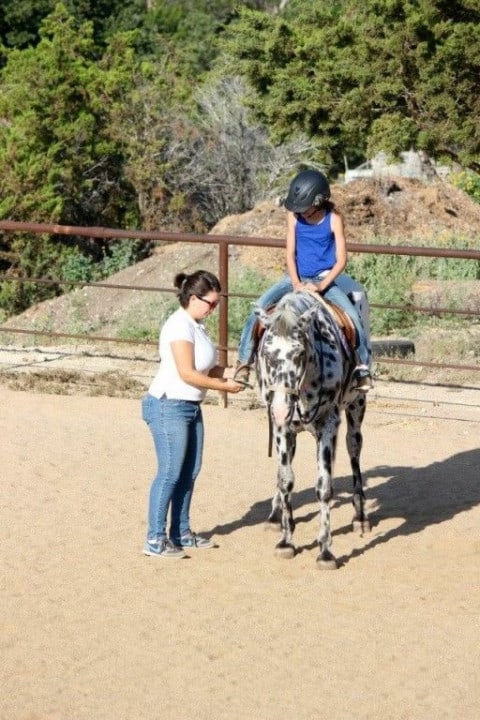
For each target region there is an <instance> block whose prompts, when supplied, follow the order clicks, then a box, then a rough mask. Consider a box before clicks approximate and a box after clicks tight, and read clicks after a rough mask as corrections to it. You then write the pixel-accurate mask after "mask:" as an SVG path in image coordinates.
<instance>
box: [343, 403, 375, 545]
mask: <svg viewBox="0 0 480 720" xmlns="http://www.w3.org/2000/svg"><path fill="white" fill-rule="evenodd" d="M365 409H366V400H365V398H364V397H360V398H357V399H356V400H355V402H353V403H351V404H350V405H348V407H347V408H346V409H345V416H346V418H347V450H348V455H349V457H350V465H351V468H352V477H353V498H352V503H353V507H354V510H355V512H354V516H353V529H354V530H356V531H359V532H370V529H371V528H370V520H369V519H368V516H367V514H366V512H365V493H364V491H363V478H362V473H361V471H360V453H361V451H362V444H363V436H362V421H363V418H364V415H365Z"/></svg>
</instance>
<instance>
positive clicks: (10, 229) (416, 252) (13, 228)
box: [0, 220, 480, 371]
mask: <svg viewBox="0 0 480 720" xmlns="http://www.w3.org/2000/svg"><path fill="white" fill-rule="evenodd" d="M0 231H3V232H6V233H15V234H17V233H41V234H47V235H67V236H77V237H86V238H89V239H102V240H120V239H130V240H143V241H148V242H150V243H154V244H164V243H167V242H177V243H178V242H188V243H202V244H214V245H217V247H218V276H219V280H220V284H221V286H222V289H223V292H222V296H221V301H220V305H219V325H218V338H219V340H218V352H219V362H220V363H222V364H227V356H228V351H229V350H231V349H232V348H229V347H228V303H229V298H230V297H244V298H252V299H254V298H255V297H256V296H254V295H249V294H246V293H230V292H229V270H230V268H229V247H230V246H231V245H243V246H258V247H271V248H283V247H284V246H285V243H284V240H283V239H279V238H272V237H248V236H235V235H209V234H196V233H179V232H167V231H143V230H122V229H118V228H102V227H80V226H70V225H57V224H43V223H24V222H17V221H13V220H1V221H0ZM347 249H348V251H349V252H354V253H371V254H382V255H406V256H417V257H419V256H423V257H435V258H437V257H443V258H456V259H466V260H474V261H480V251H479V250H472V249H457V248H435V247H418V246H401V245H378V244H364V243H347ZM0 281H2V282H18V283H22V282H28V283H38V284H44V285H56V286H59V287H78V286H81V287H99V288H105V289H106V290H109V289H110V290H111V289H125V290H139V291H143V292H164V293H173V292H174V290H173V289H172V288H163V287H151V286H139V285H124V284H114V283H108V282H84V281H72V280H61V279H59V278H46V277H39V278H32V277H29V278H20V277H14V276H11V275H5V274H4V275H0ZM370 307H371V308H379V309H392V310H405V309H408V310H409V312H419V313H428V314H431V315H435V316H438V315H444V314H452V315H463V316H466V317H477V318H478V317H479V313H478V312H477V311H475V310H469V309H458V308H448V307H437V306H435V307H426V306H416V305H411V304H405V306H400V305H387V304H377V303H371V304H370ZM0 332H5V333H11V334H15V333H18V334H23V335H33V336H46V337H58V338H70V339H76V340H85V341H87V342H105V343H119V342H121V343H130V344H136V345H139V346H141V345H144V346H145V345H150V346H152V345H155V346H156V344H157V343H156V342H151V341H148V340H123V339H122V340H121V341H120V340H119V339H118V338H116V337H101V336H95V335H91V334H90V335H88V334H87V335H82V334H73V333H59V332H49V331H47V330H38V329H35V328H32V329H31V330H27V329H22V328H15V327H4V326H0ZM376 361H377V362H379V363H395V364H408V365H421V366H429V367H438V368H451V369H457V370H468V371H478V370H479V369H480V367H479V366H475V365H463V364H458V365H457V364H454V365H452V364H442V363H425V362H422V363H416V362H415V361H412V360H404V359H402V358H389V357H378V358H376Z"/></svg>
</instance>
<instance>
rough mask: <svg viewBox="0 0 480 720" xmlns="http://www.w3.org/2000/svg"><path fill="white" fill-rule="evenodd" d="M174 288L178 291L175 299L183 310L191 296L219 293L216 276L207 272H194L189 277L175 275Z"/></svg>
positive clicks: (218, 283) (182, 273)
mask: <svg viewBox="0 0 480 720" xmlns="http://www.w3.org/2000/svg"><path fill="white" fill-rule="evenodd" d="M173 284H174V286H175V287H176V288H177V289H178V292H177V297H178V299H179V301H180V305H181V306H182V307H183V308H186V307H187V306H188V302H189V300H190V298H191V297H192V295H196V296H197V297H203V296H204V295H206V294H207V293H209V292H211V291H212V290H213V291H215V292H218V293H219V292H221V287H220V282H219V280H218V278H217V276H216V275H214V274H213V273H211V272H208V270H196V271H195V272H193V273H192V274H191V275H187V273H184V272H181V273H178V274H177V275H175V278H174V280H173Z"/></svg>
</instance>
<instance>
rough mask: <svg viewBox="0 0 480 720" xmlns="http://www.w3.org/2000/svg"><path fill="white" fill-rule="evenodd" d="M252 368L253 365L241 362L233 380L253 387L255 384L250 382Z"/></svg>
mask: <svg viewBox="0 0 480 720" xmlns="http://www.w3.org/2000/svg"><path fill="white" fill-rule="evenodd" d="M251 369H252V366H251V365H249V364H248V363H240V364H239V365H237V368H236V370H235V372H234V373H233V377H232V380H233V381H234V382H236V383H238V384H239V385H243V386H244V387H247V388H253V385H252V384H251V383H250V382H249V380H250V371H251Z"/></svg>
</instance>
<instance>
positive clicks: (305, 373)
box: [255, 291, 370, 569]
mask: <svg viewBox="0 0 480 720" xmlns="http://www.w3.org/2000/svg"><path fill="white" fill-rule="evenodd" d="M255 312H256V314H257V316H258V319H259V322H260V323H261V325H262V326H263V327H264V332H263V335H262V337H261V340H260V343H259V346H258V348H257V353H256V361H255V370H256V375H257V381H258V386H259V392H260V396H261V399H262V402H263V404H264V405H266V407H267V410H268V416H269V427H270V443H271V439H272V436H273V439H274V442H275V449H276V455H277V464H278V468H277V490H276V493H275V495H274V497H273V500H272V509H271V513H270V515H269V516H268V519H267V523H266V524H267V527H275V528H278V527H280V529H281V538H280V541H279V542H278V543H277V545H276V548H275V553H276V554H277V555H278V556H279V557H284V558H292V557H294V555H295V554H296V552H297V549H296V547H295V545H294V543H293V533H294V529H295V521H294V518H293V511H292V491H293V489H294V483H295V475H294V472H293V468H292V461H293V459H294V456H295V449H296V439H297V434H298V433H299V432H301V431H303V430H307V431H309V432H310V433H311V434H312V435H313V436H314V437H315V440H316V447H317V472H318V475H317V482H316V487H315V492H316V496H317V499H318V501H319V504H320V531H319V534H318V539H317V542H318V546H319V555H318V557H317V566H318V567H319V568H322V569H333V568H336V567H338V563H337V560H336V558H335V556H334V555H333V554H332V551H331V545H332V535H331V529H330V502H331V500H332V498H333V476H332V473H333V464H334V460H335V452H336V446H337V434H338V428H339V425H340V419H341V412H342V411H343V410H344V411H345V416H346V419H347V438H346V439H347V450H348V454H349V457H350V464H351V468H352V474H353V497H352V502H353V507H354V518H353V526H354V529H356V530H359V529H361V530H362V531H365V532H367V531H368V530H369V529H370V524H369V520H368V517H367V514H366V512H365V494H364V490H363V479H362V474H361V471H360V452H361V449H362V432H361V426H362V421H363V419H364V416H365V410H366V396H365V393H363V392H360V391H358V390H355V389H354V388H353V384H352V373H353V370H354V367H355V359H354V355H353V352H352V350H351V348H349V347H348V345H347V343H346V342H345V339H344V337H343V334H342V333H341V331H340V329H339V327H338V325H337V323H336V321H335V319H334V315H333V314H332V312H331V311H330V309H329V307H328V305H327V303H325V301H323V299H322V298H321V297H320V296H318V295H316V294H314V293H310V292H308V291H298V292H291V293H288V294H287V295H285V296H284V297H283V298H282V299H281V300H280V301H279V303H278V304H277V305H276V307H275V308H274V309H273V311H272V312H271V313H268V312H267V311H265V310H264V309H262V308H258V307H257V308H256V309H255Z"/></svg>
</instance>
